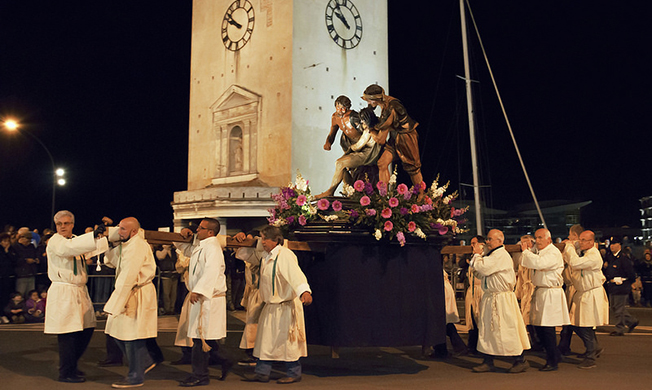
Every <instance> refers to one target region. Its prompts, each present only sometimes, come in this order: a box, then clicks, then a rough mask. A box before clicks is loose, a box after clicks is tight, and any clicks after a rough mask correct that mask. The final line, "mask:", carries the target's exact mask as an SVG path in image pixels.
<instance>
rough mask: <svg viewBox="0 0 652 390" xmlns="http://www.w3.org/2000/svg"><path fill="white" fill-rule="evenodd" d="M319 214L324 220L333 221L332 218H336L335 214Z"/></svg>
mask: <svg viewBox="0 0 652 390" xmlns="http://www.w3.org/2000/svg"><path fill="white" fill-rule="evenodd" d="M319 216H320V217H322V219H323V220H324V221H326V222H330V221H334V220H336V219H337V218H338V217H337V215H321V214H320V215H319Z"/></svg>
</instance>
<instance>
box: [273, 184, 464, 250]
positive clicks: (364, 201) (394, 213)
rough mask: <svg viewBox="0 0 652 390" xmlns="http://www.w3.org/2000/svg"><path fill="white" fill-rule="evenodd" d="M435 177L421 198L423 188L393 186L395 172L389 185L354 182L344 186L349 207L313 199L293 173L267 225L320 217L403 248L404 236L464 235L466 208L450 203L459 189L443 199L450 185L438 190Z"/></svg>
mask: <svg viewBox="0 0 652 390" xmlns="http://www.w3.org/2000/svg"><path fill="white" fill-rule="evenodd" d="M438 181H439V176H437V178H436V179H435V181H434V182H433V183H432V185H431V186H430V188H428V190H427V191H425V195H424V196H422V197H421V199H419V192H420V190H421V189H423V190H425V185H426V184H425V182H421V186H422V187H421V188H419V187H414V186H413V187H410V188H408V186H407V185H405V184H403V183H401V184H398V185H397V184H396V171H394V173H393V174H392V176H391V178H390V180H389V183H383V182H382V181H381V182H378V183H377V184H376V186H374V185H373V184H371V183H370V182H369V181H367V180H365V181H363V180H357V181H356V182H355V183H353V186H350V185H348V184H343V190H342V192H343V195H344V197H345V199H347V202H346V204H347V205H351V207H349V208H347V207H346V206H345V205H344V204H343V203H342V202H341V201H339V200H335V201H333V202H332V203H331V202H329V201H328V199H325V198H322V199H319V200H318V201H315V200H314V199H313V197H312V195H311V194H310V187H309V186H308V181H307V180H305V179H304V178H303V177H302V176H301V174H300V173H299V172H298V171H297V176H296V180H295V182H294V183H290V184H288V186H287V187H282V188H281V192H279V193H278V194H274V195H272V198H273V199H274V201H275V202H276V207H275V208H272V209H269V213H270V216H269V217H268V218H267V220H268V221H269V223H270V225H274V226H278V227H281V228H285V229H288V230H291V229H298V228H300V227H302V226H305V225H306V224H308V223H309V222H311V221H314V220H317V219H322V220H324V221H327V222H332V221H340V222H343V223H350V224H353V225H358V226H362V227H366V228H369V229H370V231H372V232H373V235H374V237H375V238H376V240H380V239H381V238H383V237H387V238H388V239H390V240H393V239H396V240H397V241H398V242H399V244H400V245H401V246H403V245H405V240H406V236H408V235H412V236H417V237H419V238H422V239H424V240H425V239H426V238H427V237H428V235H439V236H446V235H448V236H451V235H455V234H458V233H463V232H465V231H466V230H464V229H461V228H460V227H459V225H461V224H462V223H464V222H466V220H465V219H464V218H462V216H463V214H464V213H465V212H466V211H467V210H468V207H465V208H462V209H456V208H454V207H453V206H452V205H451V202H452V201H453V200H454V199H455V198H456V197H457V191H455V192H453V193H452V194H449V195H447V196H444V194H445V193H446V190H447V189H448V186H449V184H450V182H448V183H446V184H444V185H443V186H441V187H439V184H438Z"/></svg>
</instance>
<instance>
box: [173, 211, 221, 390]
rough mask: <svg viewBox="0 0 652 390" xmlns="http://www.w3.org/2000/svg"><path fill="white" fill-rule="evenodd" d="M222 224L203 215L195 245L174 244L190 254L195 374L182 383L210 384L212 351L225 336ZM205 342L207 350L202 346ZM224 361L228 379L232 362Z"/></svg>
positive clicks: (183, 232) (190, 324)
mask: <svg viewBox="0 0 652 390" xmlns="http://www.w3.org/2000/svg"><path fill="white" fill-rule="evenodd" d="M219 231H220V223H219V222H218V221H217V220H216V219H213V218H204V219H202V221H201V222H200V223H199V226H198V227H197V235H196V236H195V240H194V243H193V244H188V243H175V245H176V246H177V247H178V248H179V249H180V250H181V251H182V253H183V254H184V255H185V256H189V257H190V263H189V265H188V291H189V293H188V297H187V298H186V299H187V302H188V304H189V305H190V307H189V310H188V314H187V315H188V325H187V337H188V338H190V339H192V341H193V344H192V353H191V363H192V374H191V375H190V376H188V377H187V378H186V379H184V380H183V381H181V383H180V386H183V387H193V386H204V385H208V384H209V383H210V379H209V375H208V361H209V358H210V354H209V350H210V351H211V352H212V353H214V354H216V353H217V351H218V350H219V345H218V344H217V340H219V339H222V338H225V337H226V275H225V274H224V271H225V269H226V266H225V265H224V255H223V253H222V246H221V245H220V243H219V241H218V238H217V233H219ZM181 235H183V236H184V237H190V236H191V235H192V231H191V230H190V229H188V228H185V229H183V230H181ZM204 344H206V346H207V347H209V348H210V349H209V348H207V349H208V350H206V351H205V350H204V349H203V348H202V347H203V345H204ZM219 360H220V361H221V364H222V377H221V378H220V379H221V380H224V379H225V378H226V375H227V373H228V370H229V368H231V366H232V363H231V362H230V361H228V360H227V359H224V358H219Z"/></svg>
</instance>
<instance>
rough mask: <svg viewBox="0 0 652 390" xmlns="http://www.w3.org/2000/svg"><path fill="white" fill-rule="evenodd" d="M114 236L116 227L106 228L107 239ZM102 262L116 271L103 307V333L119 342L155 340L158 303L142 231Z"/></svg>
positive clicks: (150, 256) (150, 255) (150, 254)
mask: <svg viewBox="0 0 652 390" xmlns="http://www.w3.org/2000/svg"><path fill="white" fill-rule="evenodd" d="M115 233H117V228H115V227H112V228H109V239H111V240H113V237H115ZM104 260H105V264H106V265H108V266H109V267H115V268H116V279H115V290H113V292H112V293H111V297H109V300H108V301H107V302H106V305H104V311H105V312H107V313H109V314H110V315H109V317H108V318H107V320H106V329H105V331H104V332H105V333H106V334H108V335H110V336H111V337H114V338H116V339H118V340H122V341H134V340H138V339H148V338H152V337H156V334H157V321H158V317H157V314H158V313H157V307H158V303H157V299H156V288H155V287H154V284H152V279H154V276H155V275H156V261H155V260H154V254H153V252H152V248H151V247H150V246H149V244H148V243H147V241H145V238H144V231H143V230H142V229H141V230H140V231H139V232H138V234H137V235H135V236H133V237H131V238H130V239H129V240H128V241H127V242H124V243H121V244H118V246H116V247H115V248H113V249H111V250H109V251H108V252H107V254H106V256H105V258H104Z"/></svg>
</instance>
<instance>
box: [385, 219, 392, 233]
mask: <svg viewBox="0 0 652 390" xmlns="http://www.w3.org/2000/svg"><path fill="white" fill-rule="evenodd" d="M392 229H394V224H393V223H392V221H385V231H386V232H391V231H392Z"/></svg>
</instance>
